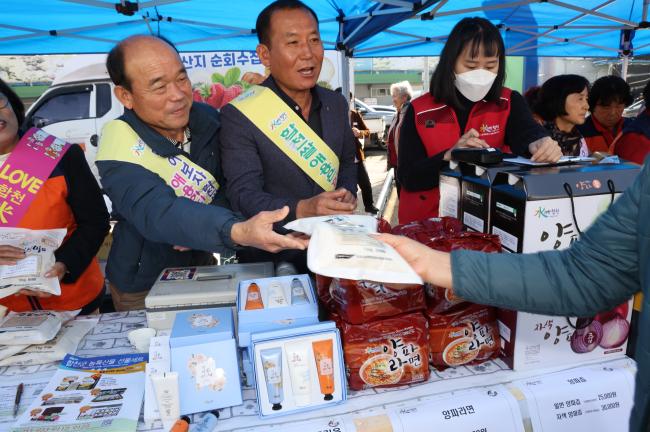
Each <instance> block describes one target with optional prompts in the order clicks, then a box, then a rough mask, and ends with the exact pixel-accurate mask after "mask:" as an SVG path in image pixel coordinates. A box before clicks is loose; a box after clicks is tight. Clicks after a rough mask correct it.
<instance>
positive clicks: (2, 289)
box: [0, 228, 67, 298]
mask: <svg viewBox="0 0 650 432" xmlns="http://www.w3.org/2000/svg"><path fill="white" fill-rule="evenodd" d="M66 232H67V230H66V229H65V228H60V229H51V230H30V229H23V228H0V245H8V246H15V247H17V248H20V249H23V250H24V251H25V258H23V259H21V260H20V261H18V262H17V263H16V264H14V265H0V298H3V297H7V296H9V295H11V294H15V293H17V292H18V291H20V290H21V289H29V290H32V291H40V292H45V293H49V294H53V295H57V296H58V295H61V285H59V279H58V278H57V277H50V278H46V277H44V275H45V273H47V272H48V271H49V270H50V269H51V268H52V266H53V265H54V263H55V262H56V258H55V257H54V251H56V250H57V249H58V248H59V246H61V243H62V242H63V239H64V238H65V235H66Z"/></svg>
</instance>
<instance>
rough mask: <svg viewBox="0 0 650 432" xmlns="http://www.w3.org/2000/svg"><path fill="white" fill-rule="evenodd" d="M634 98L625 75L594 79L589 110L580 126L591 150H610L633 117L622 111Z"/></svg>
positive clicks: (590, 151) (591, 151) (579, 129)
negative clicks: (625, 116) (589, 112)
mask: <svg viewBox="0 0 650 432" xmlns="http://www.w3.org/2000/svg"><path fill="white" fill-rule="evenodd" d="M633 100H634V99H633V98H632V94H631V93H630V86H629V85H628V83H626V82H625V80H624V79H623V78H620V77H617V76H614V75H608V76H604V77H601V78H598V79H597V80H596V81H594V84H593V85H592V87H591V91H590V92H589V111H591V115H590V116H589V117H587V119H586V120H585V122H584V124H582V125H578V126H577V128H578V131H580V133H581V134H582V136H583V137H584V139H585V142H586V143H587V147H588V148H589V153H594V152H609V148H610V147H611V145H612V143H613V142H614V140H615V139H616V138H617V137H619V136H620V135H621V133H622V132H623V129H624V128H625V126H627V125H629V124H630V122H631V121H632V119H627V118H624V117H623V110H624V109H625V107H627V106H629V105H630V104H631V103H632V101H633Z"/></svg>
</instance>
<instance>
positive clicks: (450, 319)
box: [427, 304, 499, 368]
mask: <svg viewBox="0 0 650 432" xmlns="http://www.w3.org/2000/svg"><path fill="white" fill-rule="evenodd" d="M427 317H428V321H429V347H430V350H431V363H432V364H433V365H434V366H437V367H442V368H446V367H449V366H452V367H454V366H460V365H464V364H474V363H481V362H484V361H486V360H488V359H491V358H494V357H496V356H497V354H498V352H499V346H498V341H499V330H498V327H497V322H496V311H495V310H494V308H491V307H488V306H482V305H477V304H469V306H467V307H466V308H457V309H453V310H452V311H450V312H446V313H444V314H434V313H431V312H429V311H427Z"/></svg>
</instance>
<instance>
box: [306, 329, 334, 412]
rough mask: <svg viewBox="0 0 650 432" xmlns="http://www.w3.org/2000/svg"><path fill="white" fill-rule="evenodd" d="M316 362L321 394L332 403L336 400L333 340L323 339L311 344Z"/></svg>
mask: <svg viewBox="0 0 650 432" xmlns="http://www.w3.org/2000/svg"><path fill="white" fill-rule="evenodd" d="M311 346H312V348H313V350H314V359H315V360H316V372H317V373H318V383H319V384H320V392H321V393H322V394H323V395H325V397H324V399H325V400H326V401H330V400H332V399H333V398H334V396H332V394H333V393H334V356H333V354H334V344H333V342H332V339H323V340H319V341H314V342H312V343H311Z"/></svg>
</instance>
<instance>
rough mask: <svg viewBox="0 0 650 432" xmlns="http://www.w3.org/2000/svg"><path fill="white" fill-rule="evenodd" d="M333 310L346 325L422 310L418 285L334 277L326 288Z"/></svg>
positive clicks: (422, 291) (420, 291)
mask: <svg viewBox="0 0 650 432" xmlns="http://www.w3.org/2000/svg"><path fill="white" fill-rule="evenodd" d="M329 294H330V297H331V302H332V304H333V306H334V310H335V311H336V312H337V313H338V314H339V315H340V316H341V318H342V319H343V320H344V321H346V322H348V323H350V324H362V323H365V322H369V321H373V320H376V319H379V318H384V317H391V316H395V315H399V314H402V313H406V312H412V311H416V310H422V309H424V308H425V306H426V304H425V301H424V289H423V287H422V285H414V284H389V283H380V282H372V281H365V280H360V281H354V280H349V279H339V278H334V279H332V282H331V283H330V286H329Z"/></svg>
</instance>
